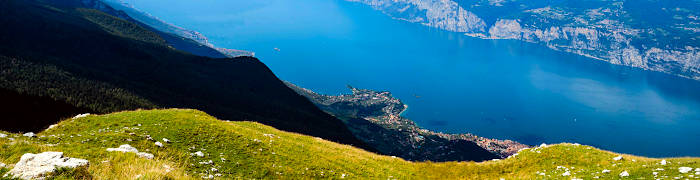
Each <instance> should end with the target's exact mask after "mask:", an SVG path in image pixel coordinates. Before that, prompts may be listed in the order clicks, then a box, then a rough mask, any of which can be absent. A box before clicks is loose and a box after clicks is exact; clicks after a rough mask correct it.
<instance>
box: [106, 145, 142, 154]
mask: <svg viewBox="0 0 700 180" xmlns="http://www.w3.org/2000/svg"><path fill="white" fill-rule="evenodd" d="M107 151H109V152H112V151H117V152H125V153H127V152H131V153H138V152H139V150H138V149H136V148H134V147H131V145H128V144H123V145H121V146H119V148H107Z"/></svg>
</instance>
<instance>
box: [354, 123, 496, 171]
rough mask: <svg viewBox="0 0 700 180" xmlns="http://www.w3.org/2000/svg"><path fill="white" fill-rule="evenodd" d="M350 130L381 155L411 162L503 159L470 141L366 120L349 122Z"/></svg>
mask: <svg viewBox="0 0 700 180" xmlns="http://www.w3.org/2000/svg"><path fill="white" fill-rule="evenodd" d="M346 125H348V128H350V131H352V132H353V134H355V136H357V138H358V139H362V140H364V141H365V143H367V144H368V145H370V146H372V147H374V148H376V149H377V150H378V151H379V152H381V153H383V154H387V155H392V156H397V157H401V158H404V159H406V160H411V161H434V162H443V161H477V162H479V161H487V160H491V159H499V158H500V157H498V156H496V155H494V154H493V153H491V152H489V151H487V150H486V149H484V148H482V147H480V146H479V145H477V144H476V143H474V142H470V141H466V140H461V139H458V140H448V139H445V138H442V137H439V136H420V137H418V136H415V135H412V133H410V132H403V131H400V130H398V129H386V128H384V127H381V126H379V125H377V124H374V123H372V122H369V121H367V120H365V119H362V118H349V119H347V123H346Z"/></svg>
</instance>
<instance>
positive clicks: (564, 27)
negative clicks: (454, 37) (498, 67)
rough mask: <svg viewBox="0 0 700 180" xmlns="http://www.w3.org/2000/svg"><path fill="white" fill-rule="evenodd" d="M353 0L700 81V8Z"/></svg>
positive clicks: (452, 27)
mask: <svg viewBox="0 0 700 180" xmlns="http://www.w3.org/2000/svg"><path fill="white" fill-rule="evenodd" d="M348 1H353V2H361V3H364V4H368V5H370V6H372V7H373V8H375V9H377V10H381V11H382V12H384V13H385V14H387V15H389V16H391V17H393V18H396V19H401V20H406V21H410V22H415V23H421V24H423V25H426V26H430V27H435V28H440V29H443V30H448V31H453V32H465V33H466V34H467V35H469V36H474V37H479V38H488V39H517V40H522V41H527V42H532V43H537V44H542V45H544V46H547V47H549V48H552V49H555V50H560V51H566V52H571V53H575V54H580V55H583V56H587V57H591V58H594V59H598V60H603V61H607V62H609V63H612V64H618V65H624V66H631V67H637V68H642V69H647V70H652V71H659V72H665V73H669V74H673V75H677V76H681V77H686V78H691V79H695V80H700V43H698V42H700V39H697V38H700V18H698V17H700V12H694V10H692V9H687V8H683V7H674V4H673V3H668V4H662V5H659V6H658V7H657V6H651V5H650V6H649V7H639V5H638V3H634V4H633V3H632V2H631V3H630V4H625V3H626V1H625V0H616V1H602V0H601V1H599V2H598V1H591V2H587V3H590V4H586V6H585V7H570V6H569V5H568V4H570V3H565V2H568V1H567V0H558V1H553V2H545V1H542V2H539V1H537V0H534V1H518V0H498V1H494V0H454V1H453V0H348ZM690 3H692V2H690ZM667 6H668V7H667ZM499 8H501V9H499ZM647 8H648V9H657V10H658V12H663V13H665V15H667V16H672V17H668V18H672V19H671V20H666V21H662V22H667V23H658V20H655V19H653V18H656V17H651V18H652V19H644V18H639V17H637V16H635V15H636V14H635V13H637V14H638V13H639V12H642V14H644V12H646V11H648V10H647ZM500 10H503V11H500ZM657 14H658V13H657ZM482 17H489V18H491V19H483V18H482ZM668 18H667V19H668ZM647 21H648V22H647Z"/></svg>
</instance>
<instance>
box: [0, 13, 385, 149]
mask: <svg viewBox="0 0 700 180" xmlns="http://www.w3.org/2000/svg"><path fill="white" fill-rule="evenodd" d="M60 1H69V0H60ZM76 1H77V0H76ZM45 2H46V1H32V0H6V1H0V27H3V28H0V55H2V56H6V57H9V58H12V59H15V60H17V61H22V62H26V63H27V64H32V65H33V66H39V65H41V66H50V67H55V68H56V69H58V70H60V71H61V72H65V73H64V74H69V75H70V76H71V77H79V78H81V79H87V80H88V81H86V82H100V83H105V84H109V85H114V86H116V87H117V88H118V89H120V90H123V91H125V92H129V93H128V94H133V95H134V96H135V97H139V98H143V99H146V100H147V101H148V102H149V103H152V104H154V105H156V106H157V107H168V108H170V107H176V108H192V109H199V110H202V111H205V112H207V113H209V114H211V115H214V116H216V117H218V118H220V119H226V120H238V121H240V120H247V121H257V122H260V123H263V124H266V125H270V126H272V127H275V128H278V129H281V130H285V131H292V132H297V133H302V134H306V135H311V136H316V137H321V138H324V139H328V140H331V141H335V142H339V143H343V144H351V145H355V146H358V147H361V148H365V149H369V150H372V149H373V148H371V147H369V146H366V145H365V144H364V143H362V142H361V141H359V140H357V139H356V138H355V137H354V136H353V135H352V133H351V132H350V131H349V130H348V129H347V127H346V126H345V125H344V124H343V122H342V121H340V120H339V119H337V118H335V117H333V116H330V115H328V114H326V113H325V112H323V111H321V110H320V109H318V108H317V107H316V106H314V104H312V103H311V102H310V101H308V100H307V99H306V98H304V97H302V96H300V95H298V94H296V93H295V92H294V91H292V90H291V89H289V88H288V87H287V86H286V85H284V84H283V83H282V81H280V80H279V79H278V78H277V77H276V76H275V75H274V74H273V73H272V72H271V71H270V70H269V69H268V68H267V66H265V65H264V64H263V63H262V62H260V61H259V60H258V59H256V58H253V57H240V58H233V59H212V58H207V57H201V56H194V55H191V54H188V53H184V52H181V51H176V50H174V49H173V48H170V47H168V46H167V45H163V44H157V43H152V42H147V41H141V40H138V39H135V38H131V37H128V36H121V35H115V33H117V34H125V35H129V34H133V33H130V32H134V31H142V29H133V28H136V27H135V26H133V24H129V23H124V22H121V21H124V20H122V19H118V18H115V17H113V16H109V15H106V14H104V13H96V12H94V11H76V10H74V9H73V8H71V7H70V6H69V7H60V8H56V7H51V6H47V4H46V3H45ZM53 2H57V1H53ZM69 2H70V1H69ZM66 4H70V3H66ZM85 13H93V14H87V15H89V16H90V17H93V18H92V19H91V20H93V21H94V20H95V19H100V20H101V21H120V22H102V24H103V25H102V26H100V25H98V24H95V23H93V22H91V21H89V20H88V19H86V18H85V16H86V14H85ZM104 24H107V25H109V27H108V28H109V29H108V30H109V31H107V30H106V29H105V26H104ZM120 25H123V26H120ZM130 28H131V29H130ZM141 39H144V38H141ZM3 70H4V71H18V72H19V71H23V70H22V69H20V68H16V69H3ZM34 76H35V77H26V78H25V79H28V81H26V82H27V83H24V84H17V83H14V84H12V83H13V82H14V81H10V83H11V84H10V85H11V86H16V87H21V88H22V89H24V90H25V91H26V93H27V94H30V95H39V94H48V96H50V97H52V98H54V99H61V98H65V99H78V100H84V101H80V102H90V103H89V104H85V105H81V107H90V108H91V109H92V110H95V111H97V112H99V113H108V112H114V111H119V110H128V109H136V108H148V107H143V105H138V104H136V105H133V106H128V107H120V106H119V107H118V106H117V105H121V104H122V102H120V101H119V99H124V98H122V97H121V95H120V94H114V93H112V92H110V91H106V92H105V93H102V94H99V93H98V94H95V93H88V94H86V93H83V92H82V91H78V90H77V89H81V88H99V86H98V85H96V84H95V83H87V84H81V85H80V86H78V85H74V86H66V85H64V83H57V82H60V81H61V80H63V79H58V80H54V81H41V79H49V78H47V77H45V76H44V75H43V74H36V75H34ZM44 86H46V87H54V88H55V89H54V90H50V89H46V88H40V87H44ZM95 99H96V100H102V99H110V101H105V102H94V101H89V100H95ZM114 99H116V100H114ZM137 99H138V98H137ZM149 103H144V104H149ZM47 121H55V120H47Z"/></svg>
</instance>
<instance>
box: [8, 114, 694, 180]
mask: <svg viewBox="0 0 700 180" xmlns="http://www.w3.org/2000/svg"><path fill="white" fill-rule="evenodd" d="M0 133H3V134H7V135H8V136H7V137H5V138H0V162H3V163H6V164H11V163H15V162H17V161H18V160H19V157H20V156H21V155H22V154H24V153H38V152H45V151H60V152H64V153H65V155H66V156H68V157H75V158H84V159H87V160H89V161H90V166H89V168H87V169H82V170H80V169H79V170H63V171H61V173H58V174H55V175H58V176H63V177H64V178H69V179H70V178H73V177H76V176H78V177H86V176H91V177H93V178H95V179H113V178H116V179H133V178H135V177H142V178H145V179H163V178H175V179H198V178H201V177H209V175H212V176H213V177H214V178H245V179H248V178H256V179H260V178H263V179H268V178H332V179H340V178H350V179H499V178H504V179H574V178H582V179H592V178H594V177H598V178H601V179H618V178H620V176H619V174H620V173H622V172H623V171H627V172H628V173H629V176H628V177H624V178H622V179H638V178H645V179H655V178H663V179H673V178H675V177H679V178H682V179H694V178H696V177H697V176H698V175H695V173H696V172H694V170H693V171H691V172H689V173H680V172H679V170H678V169H679V167H691V168H693V169H695V168H699V167H700V159H698V158H670V159H666V160H667V162H668V164H666V165H662V164H660V162H661V159H651V158H644V157H636V156H629V155H622V156H623V159H621V160H617V161H616V160H613V158H614V157H616V156H618V154H615V153H611V152H607V151H603V150H599V149H596V148H593V147H590V146H584V145H576V144H558V145H549V146H542V147H538V148H533V149H526V150H523V151H521V152H520V153H519V154H518V155H516V156H514V157H511V158H508V159H504V160H499V161H487V162H482V163H475V162H445V163H430V162H409V161H405V160H403V159H400V158H394V157H389V156H381V155H377V154H373V153H370V152H367V151H364V150H361V149H358V148H355V147H352V146H347V145H342V144H337V143H333V142H330V141H326V140H323V139H320V138H315V137H311V136H306V135H300V134H296V133H289V132H285V131H280V130H277V129H274V128H272V127H269V126H265V125H262V124H259V123H254V122H240V121H239V122H229V121H222V120H218V119H216V118H214V117H212V116H210V115H207V114H206V113H204V112H201V111H197V110H183V109H168V110H141V111H131V112H119V113H113V114H106V115H99V116H97V115H90V116H87V117H83V118H73V119H67V120H65V121H63V122H61V123H59V124H57V125H56V126H55V127H53V128H51V129H49V130H46V131H44V132H41V133H39V134H38V137H34V138H29V137H23V136H21V135H20V134H10V133H6V132H0ZM10 138H13V140H10ZM163 138H166V139H168V140H170V141H171V142H170V143H165V145H164V147H158V146H156V145H155V144H154V142H155V141H160V142H164V141H163V140H162V139H163ZM149 139H153V140H149ZM121 144H130V145H132V146H134V147H136V148H137V149H139V150H140V151H145V152H149V153H153V154H154V155H155V158H154V159H151V160H149V159H144V158H139V157H137V156H136V155H135V154H133V153H120V152H107V151H106V148H113V147H117V146H119V145H121ZM198 151H199V152H202V155H203V156H201V157H200V156H197V155H195V154H196V152H198ZM9 168H11V167H9ZM659 168H661V169H663V170H660V169H659ZM606 169H607V170H609V171H610V172H608V173H603V170H606ZM1 171H2V172H5V171H8V168H6V169H3V170H1ZM566 172H569V173H568V174H570V175H568V176H564V174H565V173H566ZM653 172H657V173H658V174H657V175H656V176H655V175H653ZM541 174H543V175H541Z"/></svg>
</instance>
